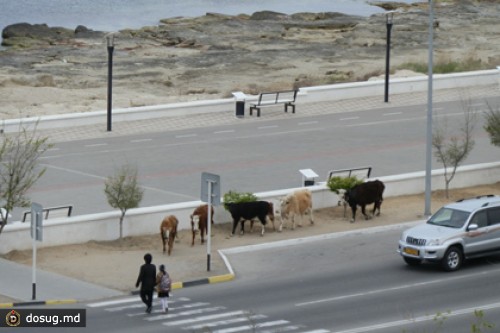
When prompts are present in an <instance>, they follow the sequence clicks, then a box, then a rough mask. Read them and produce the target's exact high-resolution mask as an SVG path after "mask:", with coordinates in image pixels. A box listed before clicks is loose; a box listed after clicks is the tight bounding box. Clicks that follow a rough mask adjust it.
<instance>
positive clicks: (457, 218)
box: [427, 207, 470, 229]
mask: <svg viewBox="0 0 500 333" xmlns="http://www.w3.org/2000/svg"><path fill="white" fill-rule="evenodd" d="M469 215H470V213H468V212H464V211H462V210H457V209H452V208H446V207H443V208H441V209H440V210H438V211H437V212H436V213H435V214H434V215H432V216H431V218H430V219H429V220H428V221H427V223H428V224H432V225H439V226H443V227H449V228H457V229H459V228H462V227H463V226H464V224H465V222H466V221H467V218H468V217H469Z"/></svg>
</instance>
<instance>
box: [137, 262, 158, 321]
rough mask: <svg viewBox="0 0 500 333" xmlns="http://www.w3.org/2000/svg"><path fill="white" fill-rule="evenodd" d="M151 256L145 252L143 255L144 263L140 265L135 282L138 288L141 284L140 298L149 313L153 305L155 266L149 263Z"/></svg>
mask: <svg viewBox="0 0 500 333" xmlns="http://www.w3.org/2000/svg"><path fill="white" fill-rule="evenodd" d="M151 261H153V256H151V254H149V253H146V254H145V255H144V262H145V264H144V265H142V266H141V270H140V271H139V277H138V278H137V282H136V283H135V287H136V288H138V287H139V284H140V285H141V300H142V301H143V302H144V304H146V312H147V313H151V309H152V307H153V292H154V289H155V285H156V266H155V265H153V264H152V263H151Z"/></svg>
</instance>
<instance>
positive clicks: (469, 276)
mask: <svg viewBox="0 0 500 333" xmlns="http://www.w3.org/2000/svg"><path fill="white" fill-rule="evenodd" d="M497 270H498V269H495V270H493V271H497ZM491 271H492V270H490V271H482V272H475V273H473V274H466V275H461V276H454V277H446V278H443V279H436V280H430V281H425V282H419V283H412V284H404V285H400V286H395V287H391V288H385V289H375V290H369V291H366V292H361V293H355V294H348V295H341V296H336V297H331V298H324V299H318V300H315V301H310V302H303V303H297V304H295V306H307V305H313V304H319V303H326V302H336V301H340V300H345V299H349V298H356V297H363V296H369V295H376V294H381V293H385V292H392V291H397V290H402V289H407V288H414V287H422V286H427V285H431V284H438V283H447V284H448V283H450V282H451V281H456V280H462V279H467V278H477V276H478V275H485V274H491Z"/></svg>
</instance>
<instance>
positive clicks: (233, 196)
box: [224, 190, 257, 210]
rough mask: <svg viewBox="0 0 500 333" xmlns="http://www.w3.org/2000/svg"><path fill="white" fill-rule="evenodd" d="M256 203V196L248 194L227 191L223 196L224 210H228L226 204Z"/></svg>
mask: <svg viewBox="0 0 500 333" xmlns="http://www.w3.org/2000/svg"><path fill="white" fill-rule="evenodd" d="M252 201H257V196H256V195H255V194H253V193H250V192H242V193H240V192H236V191H233V190H231V191H229V192H227V193H225V194H224V208H225V209H226V210H228V208H227V206H226V204H227V203H238V202H252Z"/></svg>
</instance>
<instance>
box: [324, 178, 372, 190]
mask: <svg viewBox="0 0 500 333" xmlns="http://www.w3.org/2000/svg"><path fill="white" fill-rule="evenodd" d="M362 182H363V181H362V180H361V179H358V178H357V177H356V176H351V177H339V176H336V177H332V178H330V179H328V182H327V184H326V186H328V188H329V189H330V191H332V192H335V193H337V194H339V190H340V189H344V190H349V189H351V188H353V187H354V186H356V185H359V184H361V183H362Z"/></svg>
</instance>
